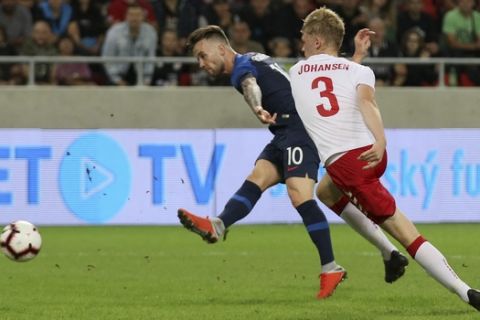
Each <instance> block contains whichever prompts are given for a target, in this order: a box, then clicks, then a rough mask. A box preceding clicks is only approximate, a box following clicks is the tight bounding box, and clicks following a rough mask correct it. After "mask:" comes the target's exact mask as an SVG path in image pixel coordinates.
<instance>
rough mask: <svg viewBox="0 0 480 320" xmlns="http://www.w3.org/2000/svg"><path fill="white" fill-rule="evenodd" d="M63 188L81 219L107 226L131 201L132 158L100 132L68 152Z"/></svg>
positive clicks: (62, 167) (85, 137) (62, 173)
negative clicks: (126, 203)
mask: <svg viewBox="0 0 480 320" xmlns="http://www.w3.org/2000/svg"><path fill="white" fill-rule="evenodd" d="M59 185H60V191H61V194H62V197H63V199H64V201H65V204H66V205H67V207H68V208H69V209H70V211H71V212H72V213H73V214H75V215H76V216H77V217H78V218H80V219H82V220H84V221H87V222H91V223H102V222H106V221H108V220H110V219H111V218H113V217H114V216H115V215H116V214H117V213H118V212H119V211H120V210H121V209H122V208H123V206H124V205H125V202H126V201H127V200H128V196H129V193H130V185H131V175H130V165H129V162H128V157H127V155H126V154H125V152H124V151H123V149H122V148H121V146H120V145H119V144H118V143H117V142H116V141H115V140H113V139H112V138H111V137H109V136H107V135H105V134H100V133H96V132H95V133H89V134H85V135H83V136H81V137H79V138H78V139H76V140H75V141H74V142H73V143H72V144H71V145H70V146H69V147H68V150H66V152H65V156H64V158H63V159H62V163H61V165H60V176H59Z"/></svg>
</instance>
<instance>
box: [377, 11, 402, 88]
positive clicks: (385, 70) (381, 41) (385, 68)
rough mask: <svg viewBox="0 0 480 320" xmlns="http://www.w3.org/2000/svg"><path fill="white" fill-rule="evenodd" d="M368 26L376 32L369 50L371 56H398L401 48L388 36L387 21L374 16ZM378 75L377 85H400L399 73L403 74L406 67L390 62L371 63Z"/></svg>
mask: <svg viewBox="0 0 480 320" xmlns="http://www.w3.org/2000/svg"><path fill="white" fill-rule="evenodd" d="M368 28H370V30H372V31H373V32H375V34H374V35H373V36H371V37H370V38H371V46H370V48H369V50H368V53H369V56H370V57H372V58H383V57H398V55H399V49H398V47H397V46H396V45H395V42H392V41H390V40H388V39H387V38H386V35H385V32H386V30H385V29H386V26H385V22H384V21H383V20H382V19H381V18H378V17H377V18H373V19H372V20H370V22H369V23H368ZM370 67H371V68H372V70H373V72H374V73H375V77H376V83H375V85H376V86H384V85H398V84H399V83H398V82H399V81H396V80H397V78H396V76H397V74H401V73H402V71H404V67H402V66H401V65H395V66H393V67H392V66H391V65H388V64H375V65H370Z"/></svg>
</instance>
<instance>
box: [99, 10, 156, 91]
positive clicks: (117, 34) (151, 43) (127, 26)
mask: <svg viewBox="0 0 480 320" xmlns="http://www.w3.org/2000/svg"><path fill="white" fill-rule="evenodd" d="M156 49H157V33H156V31H155V29H154V28H153V27H152V26H151V25H150V24H148V23H146V22H144V11H143V8H142V7H140V6H139V5H131V6H129V7H128V10H127V15H126V21H125V22H121V23H117V24H115V25H113V26H112V27H110V29H109V30H108V32H107V36H106V38H105V43H104V46H103V50H102V56H104V57H155V51H156ZM105 68H106V71H107V74H108V76H109V78H110V81H111V83H112V84H114V85H134V84H136V83H137V76H138V70H136V69H137V68H136V65H135V64H133V63H128V62H118V63H117V62H115V63H113V62H112V63H106V64H105ZM153 69H154V63H144V64H143V79H141V80H142V82H143V83H144V84H145V85H149V84H150V82H151V78H152V75H153Z"/></svg>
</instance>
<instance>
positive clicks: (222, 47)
mask: <svg viewBox="0 0 480 320" xmlns="http://www.w3.org/2000/svg"><path fill="white" fill-rule="evenodd" d="M217 48H218V52H219V53H220V55H221V56H224V55H225V52H226V48H225V44H223V43H219V44H218V47H217Z"/></svg>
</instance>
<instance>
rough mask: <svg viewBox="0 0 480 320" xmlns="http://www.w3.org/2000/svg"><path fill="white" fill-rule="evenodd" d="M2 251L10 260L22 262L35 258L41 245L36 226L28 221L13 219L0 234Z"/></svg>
mask: <svg viewBox="0 0 480 320" xmlns="http://www.w3.org/2000/svg"><path fill="white" fill-rule="evenodd" d="M0 247H1V249H2V252H3V253H4V254H5V255H6V256H7V257H8V258H10V259H11V260H13V261H17V262H23V261H28V260H32V259H33V258H35V257H36V256H37V255H38V253H39V252H40V249H41V247H42V237H41V236H40V233H39V232H38V228H37V227H36V226H35V225H33V224H32V223H30V222H28V221H23V220H19V221H15V222H12V223H10V224H9V225H7V226H6V227H5V228H3V231H2V234H1V235H0Z"/></svg>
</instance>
